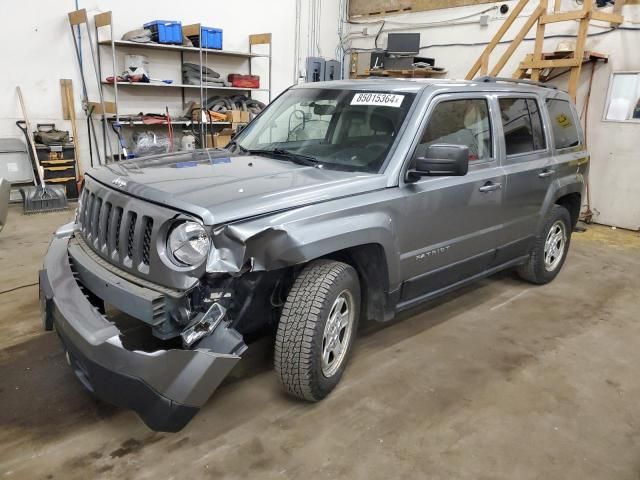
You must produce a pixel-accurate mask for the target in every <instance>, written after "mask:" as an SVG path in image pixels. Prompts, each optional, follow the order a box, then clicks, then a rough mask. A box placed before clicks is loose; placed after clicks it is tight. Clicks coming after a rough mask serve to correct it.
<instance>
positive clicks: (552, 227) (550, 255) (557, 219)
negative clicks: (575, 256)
mask: <svg viewBox="0 0 640 480" xmlns="http://www.w3.org/2000/svg"><path fill="white" fill-rule="evenodd" d="M570 241H571V216H570V215H569V212H568V211H567V209H566V208H564V207H563V206H561V205H554V206H553V208H552V209H551V211H550V212H549V214H548V215H547V218H546V219H545V221H544V224H543V226H542V229H541V231H540V233H539V235H538V236H537V237H536V239H535V242H534V244H533V248H532V249H531V255H530V256H529V259H528V260H527V263H525V264H524V265H522V266H520V267H519V268H518V274H519V275H520V277H521V278H523V279H524V280H527V281H528V282H531V283H535V284H538V285H542V284H545V283H549V282H550V281H551V280H553V279H554V278H556V276H557V275H558V273H559V272H560V269H561V268H562V265H564V261H565V259H566V258H567V253H568V251H569V243H570Z"/></svg>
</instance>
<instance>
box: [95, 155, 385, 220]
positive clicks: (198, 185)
mask: <svg viewBox="0 0 640 480" xmlns="http://www.w3.org/2000/svg"><path fill="white" fill-rule="evenodd" d="M87 174H88V175H89V176H91V177H92V178H94V179H95V180H97V181H99V182H101V183H103V184H105V185H106V186H108V187H111V188H114V189H117V190H121V191H124V192H127V193H129V194H131V195H134V196H136V197H138V198H141V199H146V200H149V201H152V202H155V203H158V204H161V205H166V206H169V207H172V208H176V209H178V210H182V211H184V212H187V213H191V214H193V215H196V216H198V217H200V218H201V219H202V220H203V221H204V223H205V224H207V225H214V224H223V223H228V222H230V221H233V220H238V219H243V218H248V217H252V216H257V215H263V214H267V213H271V212H276V211H282V210H287V209H291V208H296V207H301V206H304V205H309V204H314V203H318V202H324V201H328V200H334V199H337V198H341V197H345V196H351V195H357V194H360V193H365V192H368V191H372V190H378V189H381V188H385V185H386V181H385V178H384V176H383V175H379V174H369V173H360V172H342V171H336V170H330V169H322V168H315V167H308V166H304V165H299V164H296V163H293V162H291V161H287V160H280V159H275V158H268V157H263V156H251V155H242V154H241V155H233V154H230V153H229V152H226V151H221V150H204V151H196V152H188V153H187V152H181V153H177V154H168V155H161V156H154V157H147V158H141V159H134V160H127V161H122V162H118V163H113V164H110V165H106V166H102V167H98V168H95V169H92V170H91V171H89V172H87Z"/></svg>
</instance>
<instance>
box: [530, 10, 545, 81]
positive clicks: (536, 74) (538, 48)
mask: <svg viewBox="0 0 640 480" xmlns="http://www.w3.org/2000/svg"><path fill="white" fill-rule="evenodd" d="M540 9H542V12H541V13H539V14H538V16H539V17H540V16H542V13H547V10H548V9H549V0H540V5H539V6H538V10H540ZM537 20H538V27H537V28H536V43H535V46H534V49H533V62H534V63H536V62H539V61H541V60H542V46H543V44H544V28H545V25H544V23H542V22H540V19H539V18H538V19H537ZM531 80H533V81H534V82H537V81H538V80H540V69H539V68H534V69H533V70H531Z"/></svg>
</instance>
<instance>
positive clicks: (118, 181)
mask: <svg viewBox="0 0 640 480" xmlns="http://www.w3.org/2000/svg"><path fill="white" fill-rule="evenodd" d="M111 183H113V184H114V185H115V186H116V187H119V188H124V187H126V186H127V181H126V180H125V179H124V178H122V177H116V178H114V179H113V180H111Z"/></svg>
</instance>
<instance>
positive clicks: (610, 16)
mask: <svg viewBox="0 0 640 480" xmlns="http://www.w3.org/2000/svg"><path fill="white" fill-rule="evenodd" d="M591 19H592V20H600V21H601V22H609V23H611V24H612V25H613V24H615V25H620V24H621V23H622V22H624V17H623V16H622V15H618V14H617V13H608V12H600V11H598V10H596V11H594V12H592V13H591Z"/></svg>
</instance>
